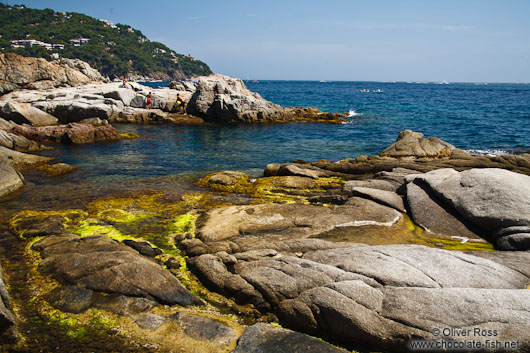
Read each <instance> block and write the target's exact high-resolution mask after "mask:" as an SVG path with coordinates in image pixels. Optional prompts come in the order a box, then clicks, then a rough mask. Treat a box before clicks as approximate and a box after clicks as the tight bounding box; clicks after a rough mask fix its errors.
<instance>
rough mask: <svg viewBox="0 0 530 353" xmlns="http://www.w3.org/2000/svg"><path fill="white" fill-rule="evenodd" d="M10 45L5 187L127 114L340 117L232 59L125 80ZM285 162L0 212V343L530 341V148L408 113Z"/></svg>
mask: <svg viewBox="0 0 530 353" xmlns="http://www.w3.org/2000/svg"><path fill="white" fill-rule="evenodd" d="M0 64H1V65H4V67H9V68H11V69H10V73H11V75H6V78H5V79H3V81H2V80H0V86H1V87H2V88H1V89H2V91H1V92H2V93H3V95H2V96H1V97H0V117H2V118H1V119H0V145H1V146H0V167H1V168H0V176H1V179H0V180H1V183H0V196H1V197H3V200H6V199H7V198H9V197H12V196H10V195H13V194H12V192H13V191H15V190H18V189H20V188H23V187H24V176H23V174H22V173H25V172H26V171H27V170H29V169H28V168H43V169H44V170H46V171H47V173H48V175H58V174H62V173H68V172H70V171H71V170H72V169H73V168H75V166H68V165H66V164H64V163H56V164H49V163H50V160H49V158H45V157H41V156H38V155H35V154H33V152H36V151H39V150H42V149H45V148H49V147H50V146H53V145H54V144H57V143H64V144H82V143H96V142H101V141H109V140H116V139H123V138H136V137H137V136H133V135H130V134H129V135H124V134H119V133H118V132H117V130H116V129H114V128H113V127H112V124H114V123H172V124H173V123H177V124H211V123H225V124H226V123H251V122H267V123H269V122H288V121H315V122H324V123H326V122H327V123H339V122H341V121H342V118H343V115H341V114H331V113H324V112H320V111H318V110H316V109H313V108H284V107H280V106H278V105H276V104H274V103H272V102H268V101H266V100H264V99H263V98H261V96H259V95H257V94H255V93H253V92H251V91H249V90H248V89H247V88H246V87H245V85H244V84H243V82H242V81H241V80H238V79H232V78H229V77H226V76H222V75H214V76H208V77H204V78H198V80H196V83H195V82H192V81H185V82H182V83H173V84H172V85H171V87H172V88H169V87H168V88H161V89H151V88H148V87H145V86H141V85H134V84H133V87H134V89H127V88H119V87H118V85H119V82H118V83H116V82H102V81H104V79H103V78H102V77H100V76H97V74H96V73H94V72H93V71H92V69H90V67H87V66H86V65H85V64H83V63H82V62H78V61H75V62H70V61H68V60H62V61H61V62H59V63H56V64H53V63H43V62H40V61H39V60H36V59H30V58H20V57H16V56H11V55H3V54H2V55H0ZM50 65H52V66H50ZM40 67H44V69H42V70H44V72H46V73H47V75H44V73H39V72H38V71H39V70H41V69H39V68H40ZM32 68H37V69H36V70H37V71H31V70H33V69H32ZM28 70H29V71H28ZM7 76H9V77H7ZM83 76H84V78H83ZM94 81H99V82H97V83H94ZM65 86H67V87H65ZM69 86H73V87H69ZM148 92H153V94H152V96H153V97H154V98H153V105H152V108H151V109H146V107H145V96H146V95H147V93H148ZM177 93H180V94H181V95H182V96H183V97H184V99H185V100H186V101H188V108H187V113H189V115H187V114H182V113H181V112H179V111H177V107H176V105H175V103H176V95H177ZM140 138H141V137H140ZM271 158H273V157H271ZM270 162H271V164H268V165H266V166H263V168H264V169H263V176H261V177H259V178H251V177H250V176H249V175H247V174H245V173H244V172H241V171H237V170H226V171H218V172H215V173H212V174H209V175H206V176H204V177H203V178H201V179H200V180H197V181H196V186H195V187H196V189H194V190H193V191H191V192H189V191H186V192H180V191H178V192H177V191H175V192H173V193H172V192H167V193H164V192H160V191H153V190H144V191H136V190H135V191H134V192H133V191H131V192H129V193H124V192H121V193H120V194H109V195H107V196H105V197H102V198H98V199H96V200H94V201H90V202H88V203H87V204H83V205H79V206H78V207H77V208H65V207H55V208H54V209H52V210H49V209H48V210H41V209H25V210H22V211H20V210H17V212H12V213H9V212H4V213H2V215H6V216H7V217H6V218H5V219H2V222H1V224H2V226H1V227H0V255H1V257H2V258H1V265H2V266H0V347H1V349H3V350H8V351H9V350H11V351H14V352H26V351H28V352H29V351H38V350H39V349H43V350H44V351H50V350H55V349H59V350H64V351H104V350H105V351H130V352H136V351H138V352H139V351H142V352H155V351H156V352H160V351H162V352H238V353H239V352H345V351H359V352H368V351H391V352H394V351H395V352H402V351H427V350H429V351H454V350H460V351H488V352H494V351H514V352H530V334H529V332H530V251H529V250H530V154H520V155H502V156H485V155H472V154H469V153H467V152H465V151H463V150H461V149H459V148H456V147H455V146H453V145H451V144H450V143H449V142H446V141H442V140H440V139H438V138H435V137H427V138H425V137H424V136H423V134H422V133H420V132H414V131H411V130H404V131H402V132H401V133H400V134H399V135H398V137H397V139H396V142H395V143H394V144H392V145H391V146H389V147H388V148H386V149H385V150H383V151H381V152H380V153H379V154H378V155H370V156H366V155H363V156H357V157H355V158H347V159H343V160H339V161H328V160H319V161H313V162H308V161H303V160H297V161H294V162H292V163H278V164H275V163H273V162H274V160H271V161H270ZM43 177H45V176H43ZM50 177H51V176H50ZM1 202H2V201H0V203H1Z"/></svg>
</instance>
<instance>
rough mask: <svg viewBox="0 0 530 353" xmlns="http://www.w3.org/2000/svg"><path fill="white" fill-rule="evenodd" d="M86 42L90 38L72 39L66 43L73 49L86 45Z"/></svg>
mask: <svg viewBox="0 0 530 353" xmlns="http://www.w3.org/2000/svg"><path fill="white" fill-rule="evenodd" d="M88 42H90V38H72V39H70V40H69V41H68V43H70V44H71V45H73V46H74V47H80V46H82V45H85V44H88Z"/></svg>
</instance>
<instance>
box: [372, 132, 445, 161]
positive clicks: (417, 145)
mask: <svg viewBox="0 0 530 353" xmlns="http://www.w3.org/2000/svg"><path fill="white" fill-rule="evenodd" d="M454 149H455V146H453V145H451V144H449V143H447V142H445V141H442V140H440V139H438V138H435V137H428V138H425V139H424V138H423V134H422V133H420V132H414V131H411V130H405V131H402V132H400V133H399V136H398V138H397V141H396V142H395V143H394V144H393V145H392V146H390V147H388V148H387V149H385V150H384V151H383V153H381V155H382V156H389V157H407V156H414V157H447V156H450V155H451V153H452V151H453V150H454Z"/></svg>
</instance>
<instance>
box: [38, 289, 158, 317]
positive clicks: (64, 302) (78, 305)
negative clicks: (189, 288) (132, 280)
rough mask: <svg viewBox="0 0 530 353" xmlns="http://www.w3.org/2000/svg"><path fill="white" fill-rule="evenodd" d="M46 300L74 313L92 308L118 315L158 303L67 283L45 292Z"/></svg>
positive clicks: (140, 310)
mask: <svg viewBox="0 0 530 353" xmlns="http://www.w3.org/2000/svg"><path fill="white" fill-rule="evenodd" d="M47 300H48V301H49V302H50V304H52V305H53V306H54V307H55V308H57V309H59V310H61V311H65V312H68V313H74V314H78V313H83V312H85V311H87V310H89V309H91V308H93V309H98V310H106V311H110V312H112V313H115V314H118V315H134V314H138V313H141V312H145V311H147V310H149V309H151V308H153V307H156V306H159V305H160V304H158V303H157V302H155V301H153V300H150V299H146V298H136V297H127V296H125V295H117V294H110V295H108V294H101V293H98V292H95V291H93V290H90V289H87V288H84V287H78V286H69V285H66V286H62V287H57V288H55V289H54V290H53V291H51V292H50V293H48V294H47Z"/></svg>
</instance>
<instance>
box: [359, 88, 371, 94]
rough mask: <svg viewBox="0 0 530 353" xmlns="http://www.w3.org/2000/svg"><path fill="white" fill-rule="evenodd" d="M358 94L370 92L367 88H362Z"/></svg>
mask: <svg viewBox="0 0 530 353" xmlns="http://www.w3.org/2000/svg"><path fill="white" fill-rule="evenodd" d="M360 92H362V93H368V92H370V90H369V89H368V88H363V89H362V90H361V91H360Z"/></svg>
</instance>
